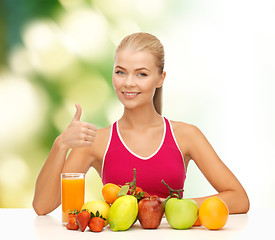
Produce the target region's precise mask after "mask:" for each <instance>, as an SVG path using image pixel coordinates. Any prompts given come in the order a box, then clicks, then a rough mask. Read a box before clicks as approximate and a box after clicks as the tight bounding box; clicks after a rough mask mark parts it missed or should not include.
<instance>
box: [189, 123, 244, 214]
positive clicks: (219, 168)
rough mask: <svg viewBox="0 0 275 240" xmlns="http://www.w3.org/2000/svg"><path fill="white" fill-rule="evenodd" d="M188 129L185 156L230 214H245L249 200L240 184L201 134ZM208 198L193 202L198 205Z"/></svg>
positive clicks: (194, 129) (190, 128)
mask: <svg viewBox="0 0 275 240" xmlns="http://www.w3.org/2000/svg"><path fill="white" fill-rule="evenodd" d="M188 128H189V129H188V131H187V134H188V141H185V143H184V144H185V147H186V148H185V149H186V154H187V155H188V156H189V157H190V158H191V159H192V160H194V162H195V163H196V165H197V166H198V168H199V169H200V170H201V172H202V173H203V175H204V176H205V177H206V179H207V180H208V181H209V183H210V184H211V185H212V186H213V187H214V188H215V189H216V191H217V192H218V194H216V195H215V196H217V197H219V198H221V199H222V200H223V201H224V202H225V203H226V204H227V206H228V208H229V213H230V214H233V213H247V212H248V210H249V199H248V196H247V194H246V191H245V190H244V188H243V187H242V185H241V183H240V182H239V181H238V179H237V178H236V177H235V175H234V174H233V173H232V172H231V171H230V170H229V169H228V168H227V167H226V165H225V164H224V163H223V162H222V161H221V159H220V158H219V157H218V155H217V154H216V152H215V151H214V149H213V148H212V146H211V145H210V143H209V142H208V141H207V139H206V137H205V136H204V135H203V133H202V132H201V131H200V130H199V129H198V128H197V127H195V126H192V125H189V127H188ZM185 134H186V132H185ZM185 139H186V138H185ZM208 197H209V196H208ZM208 197H203V198H195V199H194V200H195V201H197V203H198V204H199V205H200V204H201V203H202V202H203V201H204V200H205V199H206V198H208Z"/></svg>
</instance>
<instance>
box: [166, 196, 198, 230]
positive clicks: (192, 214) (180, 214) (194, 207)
mask: <svg viewBox="0 0 275 240" xmlns="http://www.w3.org/2000/svg"><path fill="white" fill-rule="evenodd" d="M198 212H199V207H198V204H197V203H196V202H195V201H194V200H192V199H184V198H170V199H169V200H168V201H167V202H166V204H165V216H166V219H167V222H168V223H169V225H170V226H171V227H172V228H175V229H188V228H190V227H192V226H193V224H194V223H195V221H196V220H197V217H198Z"/></svg>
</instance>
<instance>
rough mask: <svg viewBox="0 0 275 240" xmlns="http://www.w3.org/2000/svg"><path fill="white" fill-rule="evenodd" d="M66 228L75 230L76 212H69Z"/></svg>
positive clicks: (76, 226)
mask: <svg viewBox="0 0 275 240" xmlns="http://www.w3.org/2000/svg"><path fill="white" fill-rule="evenodd" d="M66 228H67V229H68V230H77V229H78V225H77V222H76V214H69V218H68V223H67V224H66Z"/></svg>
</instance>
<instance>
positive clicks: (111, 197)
mask: <svg viewBox="0 0 275 240" xmlns="http://www.w3.org/2000/svg"><path fill="white" fill-rule="evenodd" d="M119 191H120V187H119V186H118V185H116V184H113V183H107V184H105V185H104V186H103V188H102V196H103V198H104V200H105V201H106V202H107V203H109V204H112V203H113V202H114V201H115V200H116V199H117V198H118V197H117V194H118V192H119Z"/></svg>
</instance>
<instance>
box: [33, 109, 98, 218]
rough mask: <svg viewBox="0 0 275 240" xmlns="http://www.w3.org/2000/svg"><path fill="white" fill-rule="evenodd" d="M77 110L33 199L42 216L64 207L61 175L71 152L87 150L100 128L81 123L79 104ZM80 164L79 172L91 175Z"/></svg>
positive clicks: (55, 146) (48, 161)
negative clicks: (61, 206)
mask: <svg viewBox="0 0 275 240" xmlns="http://www.w3.org/2000/svg"><path fill="white" fill-rule="evenodd" d="M76 109H77V110H76V113H75V116H74V118H73V120H72V121H71V123H70V124H69V126H68V127H67V129H66V130H65V131H64V132H63V133H62V134H61V135H59V136H58V137H57V138H56V140H55V141H54V143H53V146H52V149H51V151H50V153H49V156H48V158H47V159H46V161H45V163H44V165H43V167H42V169H41V171H40V173H39V175H38V178H37V181H36V185H35V193H34V198H33V208H34V210H35V212H36V213H37V214H38V215H44V214H47V213H49V212H51V211H53V210H54V209H55V208H57V207H58V206H59V205H60V174H61V173H62V172H63V169H64V166H65V162H66V156H67V153H68V151H69V149H76V148H83V147H84V148H83V149H86V148H87V147H90V146H91V145H92V144H93V142H94V140H95V136H96V127H95V126H94V125H92V124H90V123H85V122H81V121H80V117H81V113H82V110H81V107H80V106H79V105H78V104H76ZM85 147H86V148H85ZM82 155H83V156H84V154H82ZM78 163H79V164H78V165H79V166H77V168H78V170H80V171H82V172H87V170H88V166H87V165H83V162H82V161H79V162H78Z"/></svg>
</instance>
